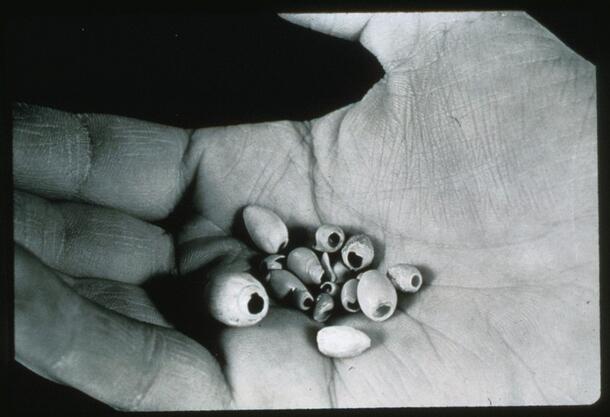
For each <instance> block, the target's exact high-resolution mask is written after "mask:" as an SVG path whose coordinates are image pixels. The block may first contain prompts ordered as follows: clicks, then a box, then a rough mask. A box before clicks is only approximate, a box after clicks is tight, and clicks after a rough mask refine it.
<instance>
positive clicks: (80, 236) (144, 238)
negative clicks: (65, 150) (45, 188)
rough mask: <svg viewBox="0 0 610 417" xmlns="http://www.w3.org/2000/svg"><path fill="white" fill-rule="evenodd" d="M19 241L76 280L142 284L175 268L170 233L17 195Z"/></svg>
mask: <svg viewBox="0 0 610 417" xmlns="http://www.w3.org/2000/svg"><path fill="white" fill-rule="evenodd" d="M14 238H15V241H16V242H18V243H19V244H21V245H23V246H24V247H26V248H27V249H29V250H30V251H32V252H33V253H34V254H36V255H37V256H38V257H40V259H41V260H42V261H43V262H45V263H46V264H48V265H49V266H51V267H53V268H55V269H57V270H59V271H61V272H64V273H66V274H69V275H72V276H75V277H95V278H108V279H112V280H116V281H123V282H129V283H135V284H137V283H141V282H143V281H144V280H146V279H147V278H149V277H151V276H154V275H157V274H168V273H171V272H172V271H173V269H174V264H175V258H174V247H173V241H172V238H171V236H170V235H168V234H166V233H165V231H164V230H163V229H161V228H160V227H157V226H154V225H151V224H149V223H146V222H144V221H142V220H138V219H136V218H134V217H131V216H129V215H127V214H123V213H121V212H119V211H116V210H113V209H109V208H103V207H94V206H90V205H87V204H78V203H65V202H54V203H53V202H49V201H46V200H45V199H43V198H40V197H36V196H34V195H31V194H28V193H24V192H19V191H16V192H15V193H14Z"/></svg>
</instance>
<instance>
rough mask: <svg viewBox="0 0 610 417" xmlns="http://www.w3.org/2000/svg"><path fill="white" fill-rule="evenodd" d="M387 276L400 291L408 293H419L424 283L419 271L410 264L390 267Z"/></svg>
mask: <svg viewBox="0 0 610 417" xmlns="http://www.w3.org/2000/svg"><path fill="white" fill-rule="evenodd" d="M387 276H388V278H390V281H391V282H392V284H394V286H395V287H396V288H397V289H398V290H400V291H402V292H406V293H414V292H417V291H418V290H419V289H420V288H421V286H422V283H423V278H422V276H421V272H419V269H417V268H416V267H414V266H413V265H409V264H397V265H394V266H392V267H390V268H389V269H388V272H387Z"/></svg>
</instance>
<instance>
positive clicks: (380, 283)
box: [356, 269, 398, 321]
mask: <svg viewBox="0 0 610 417" xmlns="http://www.w3.org/2000/svg"><path fill="white" fill-rule="evenodd" d="M358 281H359V282H358V288H357V290H356V293H357V295H358V304H359V305H360V309H361V310H362V312H363V313H364V315H365V316H367V317H368V318H370V319H371V320H373V321H384V320H387V319H388V318H389V317H390V316H391V315H392V314H394V311H395V310H396V305H397V303H398V295H397V294H396V288H394V285H392V283H391V282H390V280H389V279H388V278H386V277H385V276H383V275H382V274H381V273H379V272H378V271H376V270H374V269H372V270H370V271H366V272H363V273H361V274H360V275H359V279H358Z"/></svg>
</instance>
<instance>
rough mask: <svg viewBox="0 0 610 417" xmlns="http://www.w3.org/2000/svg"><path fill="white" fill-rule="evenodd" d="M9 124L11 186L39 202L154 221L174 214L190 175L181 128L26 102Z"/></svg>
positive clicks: (186, 135) (186, 143) (184, 132)
mask: <svg viewBox="0 0 610 417" xmlns="http://www.w3.org/2000/svg"><path fill="white" fill-rule="evenodd" d="M13 119H14V121H13V177H14V182H15V186H16V188H19V189H22V190H25V191H29V192H32V193H35V194H38V195H40V196H43V197H47V198H52V199H61V200H72V201H84V202H89V203H95V204H99V205H104V206H108V207H112V208H116V209H119V210H122V211H124V212H127V213H129V214H132V215H135V216H137V217H140V218H143V219H146V220H156V219H161V218H164V217H166V216H167V215H168V214H169V213H170V212H171V211H172V209H173V208H174V206H175V205H176V204H177V202H178V200H179V198H180V197H181V195H182V194H183V192H184V189H185V188H186V185H187V184H188V182H189V181H190V178H191V177H192V173H193V171H194V165H195V163H194V161H193V160H189V159H188V158H186V156H188V155H189V153H188V152H187V150H188V149H189V142H190V132H189V131H187V130H184V129H180V128H175V127H169V126H163V125H159V124H156V123H150V122H144V121H140V120H135V119H130V118H126V117H118V116H109V115H103V114H72V113H67V112H63V111H59V110H54V109H49V108H44V107H39V106H32V105H26V104H17V105H15V106H14V109H13ZM191 161H193V162H192V163H191Z"/></svg>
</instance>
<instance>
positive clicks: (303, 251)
mask: <svg viewBox="0 0 610 417" xmlns="http://www.w3.org/2000/svg"><path fill="white" fill-rule="evenodd" d="M286 266H287V267H288V269H289V270H291V271H292V272H294V273H295V275H296V276H297V277H299V278H300V279H301V281H303V282H304V283H305V284H307V285H319V284H320V283H321V282H322V276H323V275H324V269H323V268H322V265H321V264H320V261H319V260H318V257H317V256H316V254H315V253H314V251H312V250H311V249H308V248H303V247H300V248H295V249H293V250H292V251H291V252H290V253H289V254H288V258H287V259H286Z"/></svg>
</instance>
